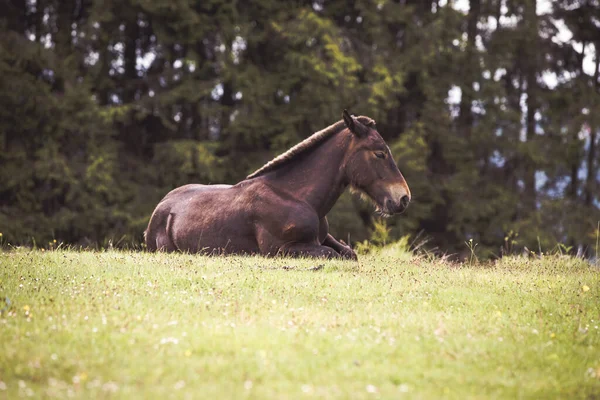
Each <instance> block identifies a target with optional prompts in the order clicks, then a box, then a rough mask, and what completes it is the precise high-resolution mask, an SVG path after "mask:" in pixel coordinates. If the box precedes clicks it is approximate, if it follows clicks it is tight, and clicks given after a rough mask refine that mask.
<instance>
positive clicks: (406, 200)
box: [400, 196, 410, 208]
mask: <svg viewBox="0 0 600 400" xmlns="http://www.w3.org/2000/svg"><path fill="white" fill-rule="evenodd" d="M408 203H410V199H409V198H408V196H402V198H401V199H400V204H401V205H402V208H406V207H408Z"/></svg>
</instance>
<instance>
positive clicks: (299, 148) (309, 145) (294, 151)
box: [246, 115, 375, 179]
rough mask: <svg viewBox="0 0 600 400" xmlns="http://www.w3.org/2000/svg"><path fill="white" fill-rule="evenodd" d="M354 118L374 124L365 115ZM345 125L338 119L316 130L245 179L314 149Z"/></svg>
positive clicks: (263, 172) (367, 123)
mask: <svg viewBox="0 0 600 400" xmlns="http://www.w3.org/2000/svg"><path fill="white" fill-rule="evenodd" d="M355 118H356V120H357V121H359V122H360V123H362V124H363V125H366V126H371V127H374V126H375V120H373V119H371V118H369V117H365V116H362V115H361V116H360V117H355ZM345 126H346V125H345V124H344V120H340V121H338V122H336V123H334V124H333V125H330V126H328V127H327V128H325V129H322V130H320V131H318V132H315V133H313V134H312V135H311V136H309V137H308V138H306V139H304V140H303V141H301V142H300V143H298V144H297V145H295V146H294V147H292V148H291V149H289V150H288V151H286V152H285V153H283V154H280V155H278V156H277V157H275V158H274V159H272V160H271V161H269V162H268V163H266V164H265V165H263V166H262V167H260V168H259V169H257V170H256V171H254V172H253V173H251V174H250V175H248V176H247V177H246V179H252V178H256V177H258V176H261V175H264V174H266V173H268V172H271V171H273V170H275V169H277V168H279V167H280V166H282V165H284V164H287V163H288V162H289V161H291V160H293V159H294V158H295V157H297V156H298V155H299V154H304V153H306V152H308V151H310V150H312V149H314V148H315V147H317V146H318V145H320V144H321V143H323V142H324V141H325V140H326V139H328V138H330V137H331V136H333V135H334V134H336V133H338V132H340V131H341V130H342V129H343V128H345Z"/></svg>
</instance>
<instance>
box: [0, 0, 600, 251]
mask: <svg viewBox="0 0 600 400" xmlns="http://www.w3.org/2000/svg"><path fill="white" fill-rule="evenodd" d="M0 10H1V11H0V16H1V17H0V232H2V242H3V243H7V242H10V243H11V244H27V245H32V244H37V245H38V246H42V247H44V246H49V245H50V246H52V243H54V240H57V241H58V242H64V243H68V244H75V245H84V246H93V247H103V246H107V245H109V244H112V245H114V246H131V245H134V246H135V245H138V244H140V243H141V241H142V233H143V231H144V229H145V228H146V224H147V222H148V220H149V217H150V215H151V213H152V211H153V209H154V207H155V206H156V204H157V203H158V202H159V201H160V199H161V198H162V197H163V196H164V195H165V194H166V193H167V192H168V191H169V190H170V189H172V188H174V187H177V186H180V185H183V184H186V183H192V182H198V183H222V182H225V183H236V182H238V181H240V180H242V179H244V177H245V176H246V175H247V174H249V173H250V172H252V171H254V170H255V169H256V168H258V167H260V166H261V165H263V164H264V163H265V162H267V161H269V160H270V159H271V158H272V157H273V156H275V155H277V154H279V153H280V152H282V151H284V150H286V149H287V148H289V147H290V146H292V145H293V144H295V143H297V142H299V141H301V140H302V139H304V138H306V137H308V136H309V135H311V134H312V133H313V132H315V131H317V130H320V129H322V128H324V127H326V126H328V125H330V124H332V123H334V122H336V121H338V120H339V119H340V118H341V112H342V110H343V109H344V108H348V109H349V110H350V111H351V112H352V113H354V114H356V115H368V116H370V117H372V118H374V119H375V120H376V121H377V127H378V130H379V132H380V133H381V134H382V136H383V137H384V139H385V140H386V141H387V142H388V144H389V145H390V147H391V149H392V153H393V154H394V156H395V157H396V159H397V162H398V165H399V167H400V170H401V171H402V172H403V173H404V175H405V177H406V179H407V181H408V184H409V186H410V188H411V190H412V193H413V203H412V205H411V206H410V207H409V209H408V211H407V212H406V213H405V214H404V215H402V216H400V217H393V218H391V219H388V220H386V222H385V223H386V226H384V227H383V228H382V226H381V224H380V223H378V222H377V221H376V220H375V219H374V216H373V214H372V212H371V209H370V207H369V205H367V204H364V203H362V202H361V201H360V200H358V199H356V198H354V197H353V196H351V195H350V194H346V195H344V196H343V197H342V198H341V199H340V201H339V202H338V204H337V205H336V207H335V209H334V210H333V211H332V213H331V214H330V226H331V229H332V231H333V232H332V233H333V234H334V235H335V236H337V237H340V238H343V239H344V240H346V239H348V238H349V239H350V241H352V242H357V241H363V240H365V239H369V238H370V237H372V235H373V232H375V233H377V231H378V230H379V231H381V230H382V229H383V230H384V231H385V234H384V235H383V236H384V237H386V238H387V239H386V240H394V239H398V238H400V237H402V236H405V235H410V237H411V240H414V238H417V237H419V238H421V239H423V238H425V239H427V240H428V243H427V244H426V246H428V247H429V248H431V249H437V250H438V251H440V252H442V253H449V254H453V253H457V254H460V253H461V252H462V251H464V250H465V248H466V245H465V242H468V241H469V240H470V239H472V240H473V242H474V243H477V244H478V247H477V251H478V252H479V254H480V255H481V256H491V257H494V256H500V255H502V254H503V253H505V252H513V251H521V250H522V249H524V248H525V247H527V248H529V249H530V250H534V251H539V249H541V250H543V251H547V250H549V249H551V248H554V247H556V246H562V248H563V249H564V250H565V251H571V252H573V253H576V252H579V253H580V254H582V253H583V254H587V255H591V254H592V253H594V251H595V243H596V241H597V237H598V222H599V221H600V190H599V181H600V172H599V161H600V155H599V154H600V150H599V149H598V147H599V144H600V143H599V141H600V138H599V136H600V97H599V86H600V82H599V76H598V75H599V63H600V57H599V54H598V51H597V50H598V48H599V46H600V1H598V0H557V1H549V0H538V1H535V0H454V1H452V0H313V1H308V0H306V1H300V0H298V1H283V0H237V1H227V0H104V1H102V0H0ZM378 237H379V238H381V237H382V234H381V232H380V234H379V235H378ZM421 239H417V240H421Z"/></svg>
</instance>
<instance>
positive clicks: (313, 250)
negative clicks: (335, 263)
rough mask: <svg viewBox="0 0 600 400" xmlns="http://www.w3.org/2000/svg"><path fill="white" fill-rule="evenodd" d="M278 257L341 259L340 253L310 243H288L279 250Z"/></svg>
mask: <svg viewBox="0 0 600 400" xmlns="http://www.w3.org/2000/svg"><path fill="white" fill-rule="evenodd" d="M277 255H284V256H288V257H316V258H340V257H341V256H340V253H338V252H337V251H335V250H334V249H332V248H331V247H327V246H319V245H317V244H310V243H287V244H284V245H283V246H281V247H280V248H279V251H278V252H277Z"/></svg>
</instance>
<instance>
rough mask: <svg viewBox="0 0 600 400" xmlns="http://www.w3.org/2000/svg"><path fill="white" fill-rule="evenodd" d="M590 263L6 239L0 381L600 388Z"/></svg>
mask: <svg viewBox="0 0 600 400" xmlns="http://www.w3.org/2000/svg"><path fill="white" fill-rule="evenodd" d="M321 265H322V266H323V268H315V267H319V266H321ZM599 272H600V271H599V270H598V268H597V267H593V266H591V265H590V264H588V263H586V262H584V261H581V260H578V259H574V258H567V257H546V258H543V259H542V260H533V259H524V258H505V259H504V260H503V261H501V262H498V263H495V264H488V265H476V263H473V265H452V264H446V263H442V262H441V261H428V260H425V259H420V258H411V257H410V256H409V255H407V254H405V253H401V252H397V251H383V252H379V253H375V254H370V255H368V256H363V257H362V258H361V260H360V262H359V263H352V262H343V261H333V262H332V261H319V260H316V261H315V260H289V259H265V258H260V257H247V258H244V257H227V258H219V257H217V258H210V257H199V256H190V255H183V254H146V253H128V252H117V251H114V252H113V251H110V252H74V251H50V252H48V251H46V252H40V251H25V250H18V251H11V252H6V253H0V310H2V314H1V316H0V398H2V397H3V396H6V397H7V398H14V397H17V396H35V397H59V398H66V397H69V396H75V397H79V398H90V397H91V398H94V397H103V398H104V397H119V398H164V397H176V398H185V397H188V398H245V397H248V398H257V399H264V398H303V397H320V398H328V399H329V398H334V397H337V398H349V397H351V398H399V397H407V398H441V397H443V398H461V399H462V398H489V397H494V398H497V397H501V398H517V397H527V398H557V397H559V398H586V397H588V398H589V397H595V396H600V329H599V325H600V279H599Z"/></svg>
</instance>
